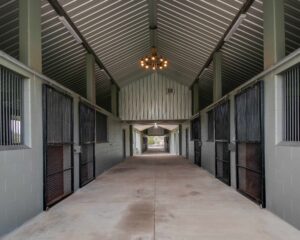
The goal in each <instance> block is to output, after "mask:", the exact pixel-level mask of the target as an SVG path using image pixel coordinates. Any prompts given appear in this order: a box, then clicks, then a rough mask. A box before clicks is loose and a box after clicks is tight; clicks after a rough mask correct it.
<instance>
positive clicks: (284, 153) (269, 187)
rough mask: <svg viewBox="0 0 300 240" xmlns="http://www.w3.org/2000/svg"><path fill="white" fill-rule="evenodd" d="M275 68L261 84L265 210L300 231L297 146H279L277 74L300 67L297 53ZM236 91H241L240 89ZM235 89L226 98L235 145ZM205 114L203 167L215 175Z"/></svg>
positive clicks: (233, 169) (233, 168)
mask: <svg viewBox="0 0 300 240" xmlns="http://www.w3.org/2000/svg"><path fill="white" fill-rule="evenodd" d="M293 56H294V57H292V58H291V59H289V60H288V61H286V62H285V63H284V64H282V65H280V66H279V67H278V68H276V69H274V70H273V71H271V72H269V73H267V74H266V75H265V76H264V77H262V80H264V85H265V86H264V104H265V108H264V113H265V117H264V125H265V178H266V208H267V209H269V210H270V211H272V212H273V213H275V214H277V215H278V216H280V217H281V218H283V219H284V220H286V221H287V222H289V223H291V224H293V225H294V226H295V227H297V228H298V229H300V204H299V203H300V174H299V172H300V157H299V156H300V144H298V145H291V144H290V145H289V144H283V143H282V142H281V136H282V134H281V131H282V120H281V111H282V107H281V103H282V98H281V94H280V93H281V91H282V89H281V86H280V81H281V78H280V76H279V75H278V74H280V73H281V72H283V71H284V70H286V69H288V68H289V67H291V66H293V65H295V64H297V63H300V52H299V53H298V54H295V53H294V55H293ZM239 88H242V86H240V87H239ZM237 92H238V89H236V90H234V91H232V92H231V93H230V94H229V98H230V128H231V129H230V141H231V142H235V122H234V95H235V94H236V93H237ZM207 111H208V109H204V110H202V111H201V112H200V114H201V131H202V142H203V145H202V167H203V168H204V169H206V170H207V171H209V172H210V173H212V174H215V148H214V143H209V142H206V139H207ZM230 158H231V185H232V187H233V188H236V160H235V158H236V152H235V151H232V152H231V154H230Z"/></svg>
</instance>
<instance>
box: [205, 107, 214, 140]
mask: <svg viewBox="0 0 300 240" xmlns="http://www.w3.org/2000/svg"><path fill="white" fill-rule="evenodd" d="M214 122H215V117H214V111H213V110H210V111H209V112H207V141H208V142H213V141H214V140H215V128H214V125H215V123H214Z"/></svg>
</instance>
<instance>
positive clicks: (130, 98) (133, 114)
mask: <svg viewBox="0 0 300 240" xmlns="http://www.w3.org/2000/svg"><path fill="white" fill-rule="evenodd" d="M168 88H172V89H174V93H171V94H167V89H168ZM120 96H121V97H120V109H126V111H122V110H121V111H120V117H121V119H122V120H178V119H189V117H190V116H191V107H190V106H191V93H190V90H189V89H188V87H187V86H185V85H182V84H180V83H178V82H175V81H173V80H171V79H169V78H166V77H165V76H164V75H163V74H161V73H157V72H154V73H150V74H149V75H147V76H146V77H144V78H142V79H139V80H137V81H135V82H132V83H130V84H129V85H127V86H124V87H123V88H121V91H120Z"/></svg>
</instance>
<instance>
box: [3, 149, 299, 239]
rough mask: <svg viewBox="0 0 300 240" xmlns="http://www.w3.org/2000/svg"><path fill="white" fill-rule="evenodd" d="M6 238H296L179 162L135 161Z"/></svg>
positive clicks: (234, 194) (296, 234) (142, 158)
mask: <svg viewBox="0 0 300 240" xmlns="http://www.w3.org/2000/svg"><path fill="white" fill-rule="evenodd" d="M4 239H5V240H8V239H14V240H15V239H22V240H28V239H39V240H40V239H56V240H57V239H91V240H96V239H97V240H108V239H110V240H127V239H128V240H129V239H130V240H150V239H156V240H158V239H159V240H171V239H172V240H173V239H178V240H199V239H204V240H210V239H213V240H217V239H220V240H221V239H222V240H227V239H228V240H229V239H230V240H232V239H233V240H248V239H249V240H250V239H251V240H253V239H255V240H264V239H266V240H280V239H282V240H283V239H284V240H293V239H295V240H296V239H297V240H299V239H300V232H299V231H298V230H296V229H295V228H293V227H292V226H290V225H289V224H287V223H286V222H284V221H282V220H281V219H279V218H278V217H276V216H275V215H273V214H272V213H270V212H268V211H267V210H262V209H260V208H259V207H258V206H257V205H255V204H254V203H252V202H251V201H249V200H248V199H246V198H245V197H243V196H242V195H240V194H239V193H237V192H236V191H235V190H234V189H232V188H230V187H227V186H226V185H224V184H223V183H222V182H220V181H218V180H217V179H215V178H214V177H213V176H211V175H209V174H208V173H207V172H206V171H204V170H202V169H200V168H198V167H197V166H195V165H193V164H191V163H190V162H188V160H186V159H183V158H181V157H175V156H170V155H165V154H159V155H151V154H149V155H147V156H136V157H133V158H130V159H128V160H126V161H125V162H123V163H121V164H119V165H117V166H116V167H114V168H112V169H111V170H110V171H108V172H106V173H105V174H103V175H101V176H99V177H98V178H97V179H96V180H95V181H93V182H92V183H90V184H89V185H87V186H86V187H84V188H82V189H81V190H79V191H77V192H76V193H75V194H73V195H72V196H70V197H69V198H67V199H66V200H64V201H62V202H61V203H59V204H57V205H56V206H54V207H53V208H51V209H50V210H49V211H48V212H43V213H42V214H40V215H39V216H37V217H35V218H34V219H32V220H30V221H29V222H27V223H26V224H24V225H23V226H21V227H20V228H19V229H16V230H15V231H14V232H12V233H11V234H9V235H7V236H6V237H5V238H4Z"/></svg>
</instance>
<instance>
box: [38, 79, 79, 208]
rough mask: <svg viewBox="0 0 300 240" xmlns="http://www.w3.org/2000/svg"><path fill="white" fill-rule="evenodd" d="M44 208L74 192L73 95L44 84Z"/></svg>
mask: <svg viewBox="0 0 300 240" xmlns="http://www.w3.org/2000/svg"><path fill="white" fill-rule="evenodd" d="M43 125H44V128H43V129H44V130H43V133H44V209H47V208H49V207H51V206H52V205H54V204H55V203H57V202H59V201H60V200H62V199H63V198H65V197H66V196H68V195H70V194H71V193H72V192H73V99H72V98H71V97H69V96H67V95H65V94H64V93H61V92H59V91H57V90H55V89H54V88H52V87H50V86H48V85H44V87H43Z"/></svg>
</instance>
